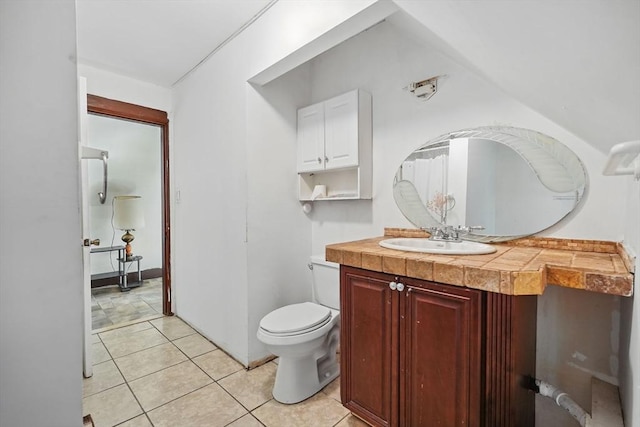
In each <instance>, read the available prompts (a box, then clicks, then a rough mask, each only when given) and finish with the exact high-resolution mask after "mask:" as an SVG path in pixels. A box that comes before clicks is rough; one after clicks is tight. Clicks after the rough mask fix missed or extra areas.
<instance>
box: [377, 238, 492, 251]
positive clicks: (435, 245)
mask: <svg viewBox="0 0 640 427" xmlns="http://www.w3.org/2000/svg"><path fill="white" fill-rule="evenodd" d="M380 246H382V247H383V248H387V249H396V250H399V251H409V252H424V253H429V254H443V255H482V254H492V253H494V252H495V251H496V248H494V247H493V246H491V245H485V244H484V243H477V242H467V241H466V240H463V241H461V242H446V241H440V240H430V239H423V238H413V237H398V238H394V239H385V240H382V241H380Z"/></svg>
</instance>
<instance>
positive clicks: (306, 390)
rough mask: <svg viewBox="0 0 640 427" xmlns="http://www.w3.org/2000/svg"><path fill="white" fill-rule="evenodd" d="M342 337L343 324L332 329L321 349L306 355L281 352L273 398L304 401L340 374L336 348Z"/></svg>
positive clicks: (290, 401) (283, 400) (284, 400)
mask: <svg viewBox="0 0 640 427" xmlns="http://www.w3.org/2000/svg"><path fill="white" fill-rule="evenodd" d="M339 341H340V335H339V328H337V327H336V328H334V329H333V330H332V331H331V332H329V334H328V336H327V338H326V340H325V343H326V344H324V345H322V346H321V348H320V350H325V351H324V352H322V351H316V352H315V353H312V354H311V355H308V356H306V357H292V356H289V357H287V356H280V358H279V360H278V369H277V371H276V381H275V384H274V386H273V398H274V399H276V400H277V401H278V402H280V403H286V404H292V403H298V402H301V401H303V400H305V399H307V398H309V397H311V396H313V395H314V394H316V393H317V392H319V391H320V390H322V389H323V388H324V387H325V386H326V385H327V384H329V383H330V382H331V381H333V380H334V379H335V378H336V377H338V375H340V364H339V363H338V358H337V355H336V350H337V348H338V344H339Z"/></svg>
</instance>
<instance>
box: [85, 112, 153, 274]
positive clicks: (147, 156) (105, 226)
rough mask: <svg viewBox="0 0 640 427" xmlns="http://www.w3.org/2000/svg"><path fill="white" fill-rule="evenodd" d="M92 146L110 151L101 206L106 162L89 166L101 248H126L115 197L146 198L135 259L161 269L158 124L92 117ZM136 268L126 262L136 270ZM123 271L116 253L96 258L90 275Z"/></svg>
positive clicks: (89, 125)
mask: <svg viewBox="0 0 640 427" xmlns="http://www.w3.org/2000/svg"><path fill="white" fill-rule="evenodd" d="M87 131H88V132H87V134H88V139H87V140H88V143H87V145H89V146H91V147H96V148H100V149H102V150H107V151H108V152H109V160H108V166H107V173H108V180H107V182H108V184H107V199H106V201H105V203H104V204H101V203H100V200H99V197H98V192H99V191H102V190H103V185H104V170H103V165H102V161H91V162H89V163H88V165H89V196H90V201H89V210H90V212H91V238H92V239H96V238H97V239H100V241H101V243H100V246H101V247H106V246H118V245H124V242H123V241H122V240H121V237H122V235H123V234H124V231H121V230H116V229H114V228H113V223H112V219H113V198H114V197H115V196H123V195H138V196H142V203H143V214H144V219H145V226H144V227H142V228H140V229H137V230H135V231H134V232H133V235H134V237H135V240H134V241H133V242H132V243H131V246H132V248H133V254H134V255H141V256H143V259H142V261H140V268H141V269H142V270H148V269H154V268H156V269H157V268H162V237H163V224H162V155H161V153H162V137H161V134H162V131H161V128H160V127H159V126H153V125H148V124H143V123H137V122H132V121H129V120H120V119H116V118H112V117H105V116H98V115H94V114H90V115H89V117H88V120H87ZM136 266H137V265H136V264H135V263H134V264H127V269H128V271H134V270H135V268H136ZM117 269H118V261H117V252H104V253H94V254H92V255H91V273H92V274H95V273H104V272H107V271H114V270H117Z"/></svg>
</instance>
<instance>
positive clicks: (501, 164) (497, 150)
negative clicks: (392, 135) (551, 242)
mask: <svg viewBox="0 0 640 427" xmlns="http://www.w3.org/2000/svg"><path fill="white" fill-rule="evenodd" d="M586 187H587V175H586V171H585V168H584V166H583V164H582V162H581V161H580V159H579V158H578V157H577V156H576V155H575V153H573V151H571V150H570V149H569V148H567V147H566V146H565V145H563V144H562V143H560V142H559V141H557V140H555V139H553V138H551V137H549V136H547V135H544V134H541V133H539V132H535V131H532V130H528V129H520V128H512V127H493V126H492V127H479V128H473V129H464V130H460V131H456V132H451V133H447V134H445V135H442V136H440V137H438V138H436V139H434V140H431V141H429V142H427V143H426V144H424V145H422V146H421V147H419V148H418V149H417V150H415V151H414V152H413V153H411V154H410V155H409V156H408V157H407V158H406V159H405V160H404V161H403V162H402V164H401V165H400V167H399V168H398V171H397V172H396V175H395V179H394V187H393V196H394V199H395V201H396V204H397V205H398V208H399V209H400V211H401V212H402V213H403V215H404V216H405V217H406V218H407V219H408V220H409V221H411V222H412V223H413V224H414V225H415V226H416V227H419V228H425V229H426V228H430V227H442V226H446V225H452V226H454V227H455V226H481V227H483V230H482V231H474V232H473V233H468V234H466V235H464V239H465V240H473V241H482V242H500V241H506V240H511V239H516V238H519V237H524V236H529V235H532V234H536V233H539V232H540V231H543V230H545V229H547V228H549V227H551V226H552V225H554V224H556V223H558V222H559V221H561V220H562V219H563V218H565V217H566V216H567V215H568V214H569V213H570V212H572V211H573V210H574V209H575V208H576V206H578V204H579V203H580V201H581V200H582V197H583V196H584V193H585V190H586Z"/></svg>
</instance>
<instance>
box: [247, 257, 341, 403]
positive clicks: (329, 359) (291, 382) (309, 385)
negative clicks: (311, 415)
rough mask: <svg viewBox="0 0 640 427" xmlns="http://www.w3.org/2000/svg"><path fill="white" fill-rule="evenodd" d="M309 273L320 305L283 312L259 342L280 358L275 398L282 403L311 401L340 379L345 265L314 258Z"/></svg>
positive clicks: (271, 318)
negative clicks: (327, 386) (339, 354)
mask: <svg viewBox="0 0 640 427" xmlns="http://www.w3.org/2000/svg"><path fill="white" fill-rule="evenodd" d="M309 269H310V270H311V278H312V284H313V301H314V302H303V303H300V304H291V305H287V306H285V307H281V308H278V309H276V310H274V311H272V312H271V313H269V314H267V315H266V316H264V317H263V318H262V320H261V321H260V327H259V328H258V339H259V340H260V341H262V342H263V343H264V344H265V345H266V346H267V349H269V351H270V352H271V353H273V354H275V355H276V356H278V357H279V360H278V370H277V372H276V382H275V384H274V386H273V397H274V398H275V399H276V400H277V401H278V402H281V403H297V402H300V401H302V400H304V399H306V398H308V397H311V396H313V395H314V394H316V393H317V392H318V391H320V390H321V389H322V388H323V387H324V386H326V385H327V384H329V383H330V382H331V381H332V380H333V379H334V378H336V377H337V376H338V375H339V374H340V365H339V364H338V359H337V356H336V350H337V348H338V345H339V344H340V312H339V311H338V310H339V308H340V269H339V265H338V264H335V263H332V262H327V261H325V260H324V256H312V257H311V262H310V264H309Z"/></svg>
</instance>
